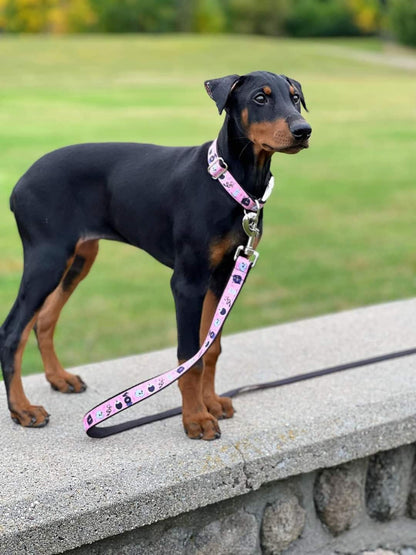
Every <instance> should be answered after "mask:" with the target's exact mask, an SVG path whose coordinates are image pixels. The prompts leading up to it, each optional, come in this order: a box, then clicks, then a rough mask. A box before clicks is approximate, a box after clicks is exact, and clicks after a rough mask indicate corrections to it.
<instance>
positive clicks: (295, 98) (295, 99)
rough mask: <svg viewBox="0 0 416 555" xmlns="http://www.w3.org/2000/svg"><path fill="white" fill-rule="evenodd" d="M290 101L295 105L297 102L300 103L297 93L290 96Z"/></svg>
mask: <svg viewBox="0 0 416 555" xmlns="http://www.w3.org/2000/svg"><path fill="white" fill-rule="evenodd" d="M292 99H293V102H294V103H295V104H298V103H299V101H300V96H299V95H298V94H297V93H295V94H294V95H293V96H292Z"/></svg>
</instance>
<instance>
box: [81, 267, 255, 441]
mask: <svg viewBox="0 0 416 555" xmlns="http://www.w3.org/2000/svg"><path fill="white" fill-rule="evenodd" d="M253 265H254V262H252V261H251V260H249V258H246V256H237V257H236V262H235V265H234V269H233V271H232V272H231V276H230V278H229V280H228V283H227V285H226V287H225V289H224V292H223V294H222V296H221V299H220V301H219V303H218V305H217V309H216V311H215V314H214V318H213V320H212V323H211V326H210V328H209V331H208V334H207V336H206V338H205V340H204V342H203V343H202V346H201V348H200V349H199V351H198V352H197V353H196V354H195V355H194V356H193V357H192V358H190V359H189V360H187V361H186V362H184V363H183V364H181V365H180V366H178V367H176V368H174V369H173V370H168V371H167V372H164V373H163V374H159V375H157V376H154V377H153V378H150V379H149V380H145V381H144V382H140V383H138V384H136V385H133V386H132V387H130V388H129V389H126V390H125V391H121V392H120V393H117V395H114V396H113V397H110V398H109V399H107V400H106V401H104V402H103V403H100V404H99V405H97V406H95V407H94V408H93V409H91V410H90V411H88V412H87V413H86V414H85V416H84V429H85V431H86V433H87V435H89V436H90V437H100V438H101V437H107V436H110V435H113V434H116V433H119V432H122V431H124V430H128V429H131V428H134V427H135V426H140V425H142V424H146V423H148V422H151V421H152V420H148V417H144V418H141V419H139V420H134V421H129V422H124V423H121V424H116V425H114V426H107V427H100V428H98V427H97V425H98V424H101V423H102V422H104V421H105V420H108V419H109V418H111V417H113V416H114V415H115V414H119V413H120V412H123V411H124V410H126V409H128V408H130V407H132V406H133V405H135V404H137V403H140V402H141V401H144V400H145V399H148V398H149V397H151V396H152V395H154V394H155V393H158V392H159V391H161V390H162V389H165V388H166V387H168V386H169V385H171V384H172V383H173V382H175V381H176V380H178V379H179V378H180V377H181V376H183V375H184V374H185V373H186V372H188V370H190V369H191V368H192V366H194V364H196V363H197V362H198V361H199V360H200V359H201V358H202V357H203V356H204V354H205V353H206V352H207V351H208V349H209V348H210V346H211V345H212V343H213V341H214V340H215V338H216V337H217V335H218V332H219V331H220V330H221V328H222V326H223V325H224V322H225V320H226V318H227V316H228V314H229V313H230V311H231V308H232V306H233V305H234V303H235V301H236V299H237V297H238V295H239V293H240V291H241V289H242V287H243V285H244V282H245V280H246V278H247V275H248V273H249V271H250V269H251V267H252V266H253ZM167 412H168V413H170V411H167ZM169 416H173V415H172V414H169V415H168V416H165V418H168V417H169Z"/></svg>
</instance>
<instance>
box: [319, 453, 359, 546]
mask: <svg viewBox="0 0 416 555" xmlns="http://www.w3.org/2000/svg"><path fill="white" fill-rule="evenodd" d="M366 468H367V461H366V460H365V459H361V460H357V461H353V462H350V463H346V464H342V465H340V466H336V467H333V468H326V469H325V470H323V471H322V472H320V473H319V474H318V476H317V478H316V481H315V486H314V501H315V507H316V511H317V513H318V515H319V518H320V519H321V521H322V522H323V523H324V524H325V525H326V526H327V527H328V529H329V530H330V532H331V533H332V534H334V535H337V534H340V533H341V532H344V531H345V530H349V529H350V528H353V527H354V526H356V525H358V524H359V522H360V518H361V515H362V514H363V512H364V486H365V476H366Z"/></svg>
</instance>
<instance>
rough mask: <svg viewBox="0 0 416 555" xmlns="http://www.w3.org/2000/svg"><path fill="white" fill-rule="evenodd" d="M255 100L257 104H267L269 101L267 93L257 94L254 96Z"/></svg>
mask: <svg viewBox="0 0 416 555" xmlns="http://www.w3.org/2000/svg"><path fill="white" fill-rule="evenodd" d="M254 102H256V103H257V104H266V102H267V98H266V95H264V94H262V93H260V94H257V95H256V96H255V97H254Z"/></svg>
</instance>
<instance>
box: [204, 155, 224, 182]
mask: <svg viewBox="0 0 416 555" xmlns="http://www.w3.org/2000/svg"><path fill="white" fill-rule="evenodd" d="M217 165H219V166H220V167H221V171H219V172H216V173H215V174H213V173H212V171H211V170H212V168H213V167H215V166H217ZM227 171H228V164H227V162H226V161H225V160H224V158H221V156H218V158H217V159H216V160H214V162H212V164H210V165H209V166H208V173H209V174H210V175H211V177H212V179H219V178H220V177H222V176H223V175H224V174H225V173H226V172H227Z"/></svg>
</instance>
